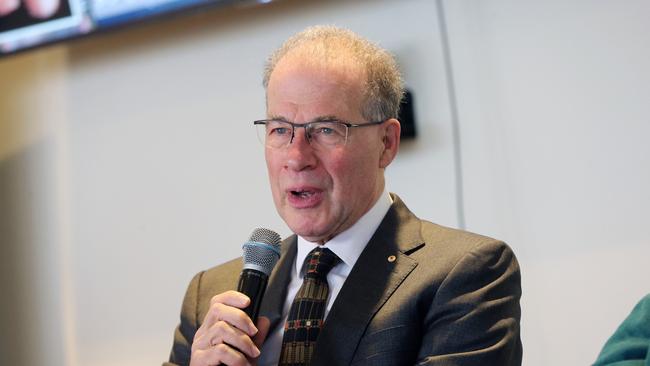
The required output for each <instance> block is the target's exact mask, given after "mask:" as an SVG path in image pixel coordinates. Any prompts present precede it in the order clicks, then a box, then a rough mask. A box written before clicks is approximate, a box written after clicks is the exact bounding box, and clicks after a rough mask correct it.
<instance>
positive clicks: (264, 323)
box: [253, 316, 271, 348]
mask: <svg viewBox="0 0 650 366" xmlns="http://www.w3.org/2000/svg"><path fill="white" fill-rule="evenodd" d="M270 328H271V320H269V318H267V317H265V316H260V317H259V318H257V329H259V330H258V332H257V334H255V336H254V337H253V343H255V345H256V346H257V347H258V348H260V347H262V343H264V341H265V340H266V336H267V335H268V334H269V329H270Z"/></svg>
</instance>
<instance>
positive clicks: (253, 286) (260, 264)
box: [237, 228, 281, 323]
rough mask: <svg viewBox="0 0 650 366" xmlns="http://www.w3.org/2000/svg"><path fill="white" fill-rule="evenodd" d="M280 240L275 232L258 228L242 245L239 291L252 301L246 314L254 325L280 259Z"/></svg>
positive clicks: (245, 310)
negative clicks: (270, 276) (267, 286)
mask: <svg viewBox="0 0 650 366" xmlns="http://www.w3.org/2000/svg"><path fill="white" fill-rule="evenodd" d="M280 240H281V238H280V235H278V233H276V232H275V231H273V230H269V229H263V228H257V229H255V230H253V232H252V233H251V236H250V238H249V239H248V241H247V242H246V243H244V245H242V249H243V250H244V257H243V260H244V268H243V269H242V271H241V274H240V275H239V284H238V285H237V291H239V292H241V293H243V294H245V295H246V296H248V297H249V298H250V299H251V303H250V304H249V305H248V306H247V307H246V309H244V312H245V313H246V315H248V316H249V317H250V318H251V320H252V321H253V322H254V323H255V322H256V321H257V317H258V315H259V312H260V304H261V303H262V298H263V297H264V291H266V284H267V283H268V280H269V275H271V271H272V270H273V267H275V264H276V263H277V262H278V259H280Z"/></svg>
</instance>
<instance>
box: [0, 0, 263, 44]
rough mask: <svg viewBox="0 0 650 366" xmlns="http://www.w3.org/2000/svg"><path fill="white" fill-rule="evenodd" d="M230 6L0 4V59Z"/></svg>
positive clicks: (134, 0)
mask: <svg viewBox="0 0 650 366" xmlns="http://www.w3.org/2000/svg"><path fill="white" fill-rule="evenodd" d="M232 2H234V1H232V0H0V57H2V56H5V55H8V54H12V53H15V52H18V51H21V50H25V49H30V48H34V47H37V46H40V45H43V44H49V43H53V42H59V41H62V40H66V39H69V38H75V37H79V36H82V35H86V34H90V33H93V32H97V31H102V30H105V29H111V28H115V27H117V26H121V25H125V24H128V23H133V22H138V21H141V20H145V19H149V18H153V17H158V16H161V15H164V14H169V13H174V12H179V11H182V10H187V9H193V8H198V7H203V6H205V7H207V6H212V5H216V4H226V3H232ZM259 2H261V3H266V2H269V1H264V0H260V1H259Z"/></svg>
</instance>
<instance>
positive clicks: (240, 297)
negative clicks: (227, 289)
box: [203, 291, 257, 336]
mask: <svg viewBox="0 0 650 366" xmlns="http://www.w3.org/2000/svg"><path fill="white" fill-rule="evenodd" d="M249 303H250V299H249V298H248V297H247V296H246V295H244V294H241V293H238V292H235V291H232V292H231V293H223V294H219V295H217V296H215V297H214V298H213V299H212V301H211V305H210V309H208V312H207V313H206V315H205V318H204V319H203V324H204V325H206V326H207V327H211V326H212V325H214V324H215V323H217V322H219V321H225V322H227V323H228V324H231V325H233V326H235V327H236V328H238V329H240V330H241V331H243V332H244V333H246V334H248V335H249V336H253V335H255V334H256V333H257V327H255V324H253V321H252V320H251V319H250V318H249V317H248V315H246V313H245V312H244V311H243V310H241V309H242V308H245V307H246V306H248V304H249Z"/></svg>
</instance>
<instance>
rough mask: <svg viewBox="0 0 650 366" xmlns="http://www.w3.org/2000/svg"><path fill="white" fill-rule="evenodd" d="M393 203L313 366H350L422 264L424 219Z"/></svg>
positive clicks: (348, 284) (347, 286) (333, 314)
mask: <svg viewBox="0 0 650 366" xmlns="http://www.w3.org/2000/svg"><path fill="white" fill-rule="evenodd" d="M392 197H393V205H392V206H391V208H390V210H389V211H388V213H387V214H386V217H384V219H383V221H382V223H381V224H380V226H379V228H378V229H377V231H376V232H375V234H374V235H373V237H372V239H370V242H369V243H368V245H367V246H366V248H365V249H364V250H363V252H362V253H361V256H360V257H359V259H358V261H357V263H356V264H355V266H354V268H353V269H352V272H350V275H349V276H348V278H347V280H346V281H345V283H344V285H343V287H342V288H341V291H340V292H339V295H338V296H337V298H336V301H335V302H334V304H333V305H332V309H331V310H330V313H329V315H328V317H327V319H326V321H325V326H324V327H323V329H322V330H321V333H320V335H319V336H318V342H317V345H316V348H315V352H314V355H313V357H312V365H347V364H350V363H351V362H352V358H353V356H354V352H355V350H356V348H357V345H358V344H359V341H360V339H361V337H362V336H363V334H364V332H365V329H366V327H367V325H368V323H369V322H370V320H371V319H372V317H373V316H374V314H375V313H376V312H377V311H378V310H379V309H380V308H381V306H382V305H383V304H384V303H385V302H386V300H387V299H388V298H389V297H390V296H391V295H392V293H393V292H394V291H395V289H397V287H398V286H399V285H400V284H401V283H402V281H404V279H405V278H406V277H407V276H408V275H409V274H410V273H411V271H412V270H413V269H414V268H415V267H416V266H417V265H418V263H417V262H416V261H415V260H414V259H412V258H411V257H409V256H408V254H409V253H411V252H412V251H414V250H417V249H418V248H420V247H421V246H422V245H424V244H423V240H422V238H421V236H420V220H419V219H418V218H417V217H415V215H413V214H412V213H411V212H410V211H409V210H408V208H406V206H405V205H404V204H403V203H402V201H401V200H400V199H399V197H397V196H395V195H393V196H392Z"/></svg>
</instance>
